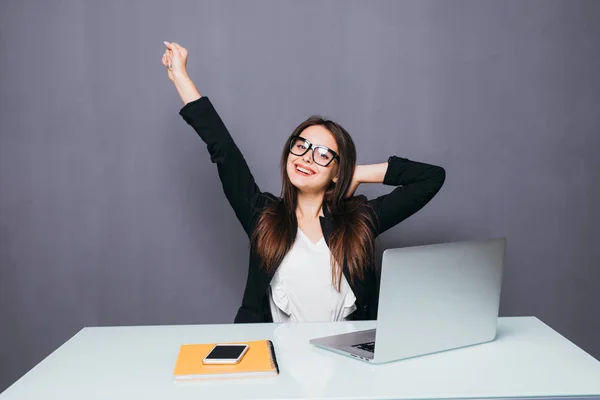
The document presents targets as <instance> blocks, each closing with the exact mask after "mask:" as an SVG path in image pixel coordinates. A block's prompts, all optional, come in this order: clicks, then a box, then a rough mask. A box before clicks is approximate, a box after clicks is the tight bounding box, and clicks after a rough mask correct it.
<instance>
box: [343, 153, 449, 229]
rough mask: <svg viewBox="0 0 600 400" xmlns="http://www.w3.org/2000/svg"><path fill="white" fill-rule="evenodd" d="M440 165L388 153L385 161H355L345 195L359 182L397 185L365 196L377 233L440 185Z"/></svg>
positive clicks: (425, 200)
mask: <svg viewBox="0 0 600 400" xmlns="http://www.w3.org/2000/svg"><path fill="white" fill-rule="evenodd" d="M445 179H446V172H445V170H444V168H442V167H438V166H436V165H431V164H425V163H421V162H417V161H411V160H408V159H406V158H402V157H397V156H392V157H390V158H389V159H388V162H387V163H381V164H372V165H357V166H356V169H355V173H354V179H353V182H352V184H351V187H350V192H349V194H348V195H352V193H354V190H356V188H357V186H358V185H359V184H361V183H368V182H371V183H383V184H384V185H390V186H397V187H396V188H395V189H394V190H393V191H392V192H391V193H388V194H386V195H383V196H379V197H377V198H375V199H372V200H369V204H370V205H371V206H372V207H373V209H374V211H375V214H376V218H377V224H378V230H377V232H376V234H377V235H380V234H382V233H383V232H385V231H387V230H388V229H390V228H391V227H393V226H395V225H397V224H398V223H400V222H402V221H403V220H405V219H406V218H408V217H410V216H411V215H413V214H414V213H416V212H417V211H419V210H420V209H421V208H423V207H424V206H425V205H426V204H427V203H429V201H430V200H431V199H432V198H433V197H434V196H435V195H436V194H437V192H438V191H439V190H440V189H441V187H442V185H443V184H444V181H445Z"/></svg>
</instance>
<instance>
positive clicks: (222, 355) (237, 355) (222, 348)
mask: <svg viewBox="0 0 600 400" xmlns="http://www.w3.org/2000/svg"><path fill="white" fill-rule="evenodd" d="M248 347H249V346H248V345H247V344H239V343H218V344H216V345H215V347H213V348H212V350H211V351H210V353H208V355H207V356H206V357H204V360H202V363H203V364H237V363H239V362H240V361H241V360H242V358H243V357H244V354H246V352H247V351H248Z"/></svg>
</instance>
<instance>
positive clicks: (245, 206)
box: [179, 97, 445, 323]
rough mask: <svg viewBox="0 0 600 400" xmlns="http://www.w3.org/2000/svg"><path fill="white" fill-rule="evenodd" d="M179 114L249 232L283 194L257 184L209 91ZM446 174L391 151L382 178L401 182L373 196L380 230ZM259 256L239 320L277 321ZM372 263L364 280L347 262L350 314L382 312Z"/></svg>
mask: <svg viewBox="0 0 600 400" xmlns="http://www.w3.org/2000/svg"><path fill="white" fill-rule="evenodd" d="M179 114H180V115H181V116H182V117H183V119H184V120H185V121H186V122H187V123H188V124H189V125H190V126H192V127H193V128H194V130H195V131H196V132H197V133H198V135H199V136H200V138H202V140H203V141H204V142H205V143H206V146H207V148H208V152H209V154H210V159H211V161H212V162H213V163H215V164H217V170H218V173H219V178H220V179H221V183H222V186H223V190H224V191H225V196H226V197H227V200H228V201H229V203H230V204H231V207H232V208H233V211H234V212H235V215H236V216H237V218H238V220H239V221H240V223H241V224H242V227H243V228H244V230H245V231H246V233H247V234H248V237H250V236H251V235H252V231H253V229H254V228H255V224H256V222H257V221H258V217H259V216H260V213H261V211H262V210H263V209H264V207H265V206H267V205H269V204H271V202H274V201H277V200H278V197H277V196H275V195H273V194H271V193H268V192H261V190H260V189H259V188H258V186H257V185H256V182H255V181H254V177H253V176H252V173H251V172H250V169H249V168H248V164H247V163H246V160H245V159H244V157H243V155H242V153H241V152H240V150H239V149H238V147H237V145H236V144H235V142H234V140H233V138H232V137H231V135H230V134H229V132H228V130H227V128H226V127H225V124H224V123H223V121H222V120H221V118H220V117H219V115H218V114H217V111H216V110H215V108H214V107H213V105H212V103H211V102H210V100H209V99H208V98H207V97H201V98H200V99H198V100H195V101H192V102H190V103H188V104H186V105H185V106H184V107H183V108H182V109H181V110H180V112H179ZM444 179H445V171H444V169H443V168H442V167H438V166H435V165H430V164H424V163H420V162H416V161H410V160H408V159H406V158H402V157H397V156H391V157H389V159H388V169H387V172H386V174H385V178H384V181H383V184H385V185H391V186H398V187H397V188H395V189H394V190H393V191H392V192H391V193H389V194H387V195H383V196H380V197H377V198H375V199H372V200H369V201H368V203H369V204H370V205H371V206H372V210H373V211H374V213H375V215H374V216H375V217H376V222H377V225H378V226H377V228H376V232H375V236H378V235H380V234H381V233H383V232H385V231H386V230H388V229H390V228H391V227H393V226H394V225H396V224H398V223H399V222H401V221H403V220H404V219H406V218H408V217H409V216H411V215H412V214H414V213H415V212H417V211H418V210H420V209H421V208H423V206H425V204H427V203H428V202H429V201H430V200H431V199H432V198H433V197H434V196H435V195H436V194H437V192H438V191H439V190H440V188H441V187H442V185H443V183H444ZM365 200H366V199H365ZM323 214H324V217H320V221H321V229H322V230H323V236H324V238H325V241H326V243H329V238H330V237H331V234H332V219H331V215H330V213H329V210H327V207H324V209H323ZM259 261H260V260H259V258H258V255H257V254H256V252H255V251H253V250H252V249H251V250H250V262H249V267H248V277H247V281H246V289H245V290H244V297H243V299H242V305H241V307H240V308H239V310H238V312H237V315H236V317H235V320H234V322H236V323H238V322H244V323H247V322H272V321H273V318H272V316H271V310H270V307H269V298H268V290H267V289H268V287H269V284H270V282H271V278H272V277H273V273H274V272H271V273H267V272H266V271H265V270H264V269H262V268H259ZM369 267H370V268H367V269H366V273H365V276H364V278H363V279H362V280H359V279H355V280H354V282H351V280H350V278H349V274H348V269H347V268H346V266H345V265H344V266H343V271H344V275H345V276H346V279H347V280H348V283H349V284H350V286H351V288H352V291H353V292H354V295H355V297H356V306H357V309H356V311H354V312H353V313H352V314H351V315H350V316H349V317H348V319H360V320H364V319H376V318H377V300H378V292H379V282H378V280H377V278H376V274H375V268H374V266H369Z"/></svg>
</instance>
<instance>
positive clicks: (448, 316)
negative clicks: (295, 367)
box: [310, 238, 506, 364]
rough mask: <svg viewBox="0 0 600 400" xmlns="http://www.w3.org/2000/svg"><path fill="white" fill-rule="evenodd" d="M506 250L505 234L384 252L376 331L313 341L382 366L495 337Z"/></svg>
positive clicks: (328, 348) (312, 340)
mask: <svg viewBox="0 0 600 400" xmlns="http://www.w3.org/2000/svg"><path fill="white" fill-rule="evenodd" d="M505 251H506V239H504V238H494V239H488V240H473V241H462V242H453V243H440V244H431V245H424V246H413V247H405V248H399V249H387V250H385V251H384V252H383V259H382V266H381V283H380V290H379V307H378V310H377V323H376V328H375V329H371V330H366V331H358V332H351V333H344V334H340V335H333V336H327V337H321V338H315V339H311V340H310V343H311V344H313V345H315V346H318V347H320V348H323V349H326V350H330V351H334V352H337V353H341V354H344V355H347V356H350V357H354V358H356V359H359V360H363V361H367V362H370V363H377V364H378V363H386V362H390V361H397V360H402V359H406V358H411V357H416V356H422V355H426V354H432V353H436V352H441V351H446V350H451V349H457V348H460V347H465V346H471V345H475V344H480V343H486V342H490V341H493V340H494V338H495V337H496V326H497V321H498V311H499V306H500V288H501V282H502V272H503V268H504V256H505Z"/></svg>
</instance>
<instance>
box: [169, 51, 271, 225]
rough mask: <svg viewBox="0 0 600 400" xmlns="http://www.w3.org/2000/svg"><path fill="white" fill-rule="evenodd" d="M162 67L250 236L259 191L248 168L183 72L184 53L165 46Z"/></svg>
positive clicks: (232, 142)
mask: <svg viewBox="0 0 600 400" xmlns="http://www.w3.org/2000/svg"><path fill="white" fill-rule="evenodd" d="M165 46H167V51H166V52H165V55H164V56H163V65H165V67H167V69H168V75H169V79H170V80H171V82H173V84H174V85H175V88H176V89H177V92H178V93H179V96H180V97H181V100H182V101H183V103H184V106H183V108H182V109H181V110H180V111H179V114H180V115H181V116H182V117H183V119H184V120H185V121H186V122H187V123H188V124H189V125H190V126H191V127H192V128H194V130H195V131H196V132H197V133H198V135H199V136H200V138H201V139H202V140H203V141H204V143H206V147H207V149H208V152H209V154H210V160H211V161H212V162H213V163H215V164H217V170H218V173H219V178H220V179H221V184H222V186H223V191H224V192H225V196H226V197H227V200H228V201H229V204H230V205H231V207H232V208H233V210H234V212H235V214H236V216H237V218H238V220H239V221H240V223H241V224H242V226H243V228H244V230H245V231H246V233H247V234H248V236H250V234H251V231H252V220H253V217H254V213H255V212H256V211H257V209H258V207H257V204H258V202H259V200H260V196H261V191H260V189H259V188H258V186H257V185H256V182H255V180H254V177H253V175H252V173H251V172H250V168H249V167H248V164H247V163H246V160H245V159H244V157H243V155H242V153H241V152H240V150H239V148H238V147H237V145H236V144H235V142H234V140H233V138H232V137H231V135H230V134H229V131H228V130H227V128H226V127H225V124H224V123H223V121H222V120H221V118H220V117H219V114H218V113H217V111H216V110H215V108H214V107H213V105H212V103H211V102H210V100H209V99H208V97H205V96H204V97H202V96H200V93H199V92H198V90H197V89H196V86H195V85H194V83H193V82H192V80H191V79H190V77H189V76H188V75H187V71H186V69H185V65H186V61H187V50H185V49H184V48H182V47H181V46H179V45H177V44H175V43H167V42H165Z"/></svg>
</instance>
